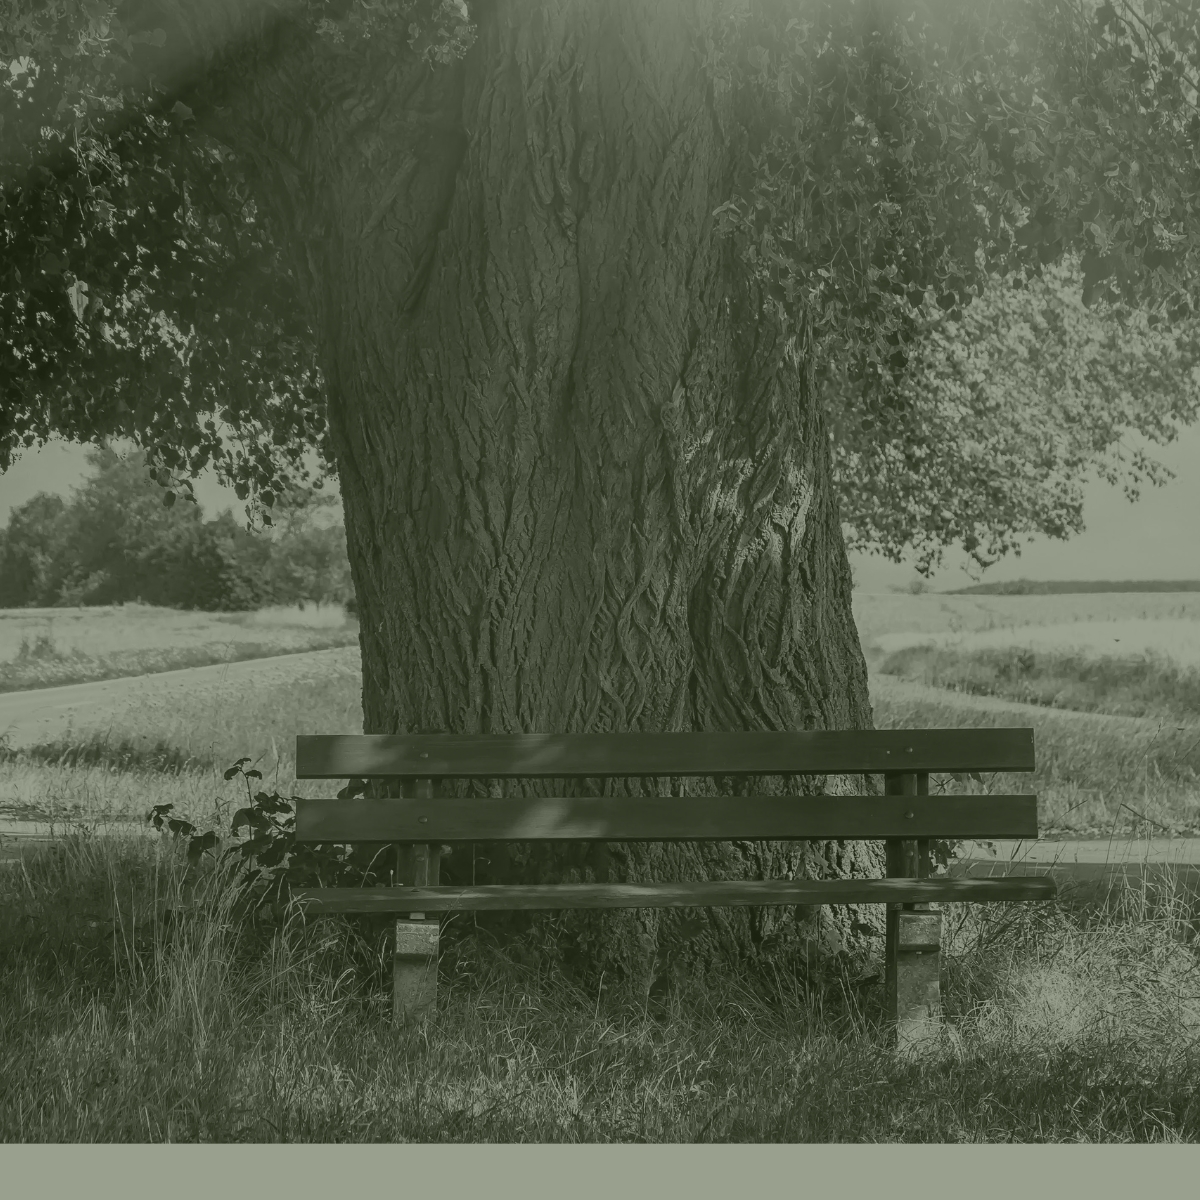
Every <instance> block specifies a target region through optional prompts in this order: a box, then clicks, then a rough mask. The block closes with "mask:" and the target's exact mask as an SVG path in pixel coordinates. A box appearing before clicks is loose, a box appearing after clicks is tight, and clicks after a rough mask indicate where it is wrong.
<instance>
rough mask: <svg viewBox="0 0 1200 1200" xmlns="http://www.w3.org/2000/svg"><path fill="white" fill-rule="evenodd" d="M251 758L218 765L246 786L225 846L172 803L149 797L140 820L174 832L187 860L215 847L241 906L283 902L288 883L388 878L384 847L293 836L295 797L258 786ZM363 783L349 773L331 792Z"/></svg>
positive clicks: (357, 788)
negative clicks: (152, 800)
mask: <svg viewBox="0 0 1200 1200" xmlns="http://www.w3.org/2000/svg"><path fill="white" fill-rule="evenodd" d="M250 761H251V760H250V759H249V757H243V758H239V759H238V760H237V762H235V763H234V764H233V765H232V766H230V767H228V768H227V769H226V770H225V772H224V778H225V780H226V781H227V782H228V781H230V780H232V779H236V778H240V779H241V780H242V781H243V783H244V784H245V786H246V804H245V805H244V806H243V807H241V808H239V809H238V810H237V811H236V812H235V813H234V814H233V819H232V821H231V823H230V831H229V835H230V836H229V839H228V844H226V845H225V846H224V848H222V845H221V843H222V838H221V836H220V834H219V833H218V832H217V831H216V830H215V829H207V830H205V831H203V832H201V831H200V830H199V829H198V828H197V827H196V826H195V825H194V824H192V823H191V822H190V821H186V820H184V819H182V818H179V817H172V816H171V815H170V814H171V812H172V811H173V808H174V806H173V805H171V804H159V805H156V806H155V807H154V808H153V809H151V811H150V813H149V815H148V817H147V820H148V821H149V822H150V824H151V825H153V827H154V828H155V829H157V830H159V831H160V832H161V831H166V832H169V833H170V834H171V835H173V836H174V837H176V838H178V839H180V840H181V841H182V842H183V844H184V845H185V846H186V851H187V857H188V861H189V862H191V863H193V864H194V863H197V862H199V860H200V858H201V857H202V856H203V855H205V854H218V855H219V856H220V857H221V858H222V860H223V861H224V862H225V863H226V864H227V865H228V866H229V867H230V869H231V870H232V872H233V875H234V880H235V887H236V889H237V894H238V899H239V902H240V904H241V905H242V906H243V907H244V909H246V910H247V911H251V912H254V911H258V910H260V909H263V908H265V907H272V908H276V909H277V908H278V907H279V906H282V905H286V904H287V902H288V901H289V900H290V898H291V894H292V891H293V890H294V889H300V888H309V887H372V886H383V885H386V884H388V883H390V882H391V881H390V878H389V869H388V866H387V861H390V858H388V856H387V851H388V849H390V848H389V847H384V848H382V849H380V848H379V847H371V846H347V845H333V844H330V845H326V844H323V843H321V844H314V843H310V842H297V841H296V818H295V807H294V806H295V802H296V799H297V797H295V796H282V795H280V794H279V793H278V792H275V791H272V792H267V791H265V790H263V789H262V788H261V787H260V786H258V785H260V784H261V781H262V772H261V771H259V770H256V769H255V768H253V767H250V768H247V766H246V764H247V763H249V762H250ZM364 789H365V785H364V784H363V782H362V781H353V780H352V781H351V784H350V785H349V786H348V787H346V788H343V789H342V790H341V791H340V792H338V798H339V799H346V798H349V797H351V796H353V795H359V794H361V793H362V792H363V790H364ZM385 859H386V860H387V861H385Z"/></svg>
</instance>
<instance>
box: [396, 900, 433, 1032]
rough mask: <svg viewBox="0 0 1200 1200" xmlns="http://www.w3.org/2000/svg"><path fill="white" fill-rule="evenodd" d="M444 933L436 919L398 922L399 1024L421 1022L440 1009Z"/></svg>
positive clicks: (397, 1012)
mask: <svg viewBox="0 0 1200 1200" xmlns="http://www.w3.org/2000/svg"><path fill="white" fill-rule="evenodd" d="M440 931H441V922H440V921H439V920H438V919H437V918H436V917H434V918H431V919H415V920H414V919H412V918H409V919H406V920H398V921H397V922H396V949H395V957H394V958H393V960H392V1014H393V1016H394V1018H395V1020H396V1022H397V1023H401V1022H404V1021H411V1020H414V1019H420V1018H421V1017H423V1016H426V1015H428V1014H430V1013H432V1012H433V1011H434V1009H435V1008H436V1007H437V964H438V939H439V936H440Z"/></svg>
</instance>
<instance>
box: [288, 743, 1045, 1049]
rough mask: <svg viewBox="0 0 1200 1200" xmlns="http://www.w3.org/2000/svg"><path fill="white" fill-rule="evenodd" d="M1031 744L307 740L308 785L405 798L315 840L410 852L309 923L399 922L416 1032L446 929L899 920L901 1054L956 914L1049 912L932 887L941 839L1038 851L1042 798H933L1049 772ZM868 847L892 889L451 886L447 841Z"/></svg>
mask: <svg viewBox="0 0 1200 1200" xmlns="http://www.w3.org/2000/svg"><path fill="white" fill-rule="evenodd" d="M1033 765H1034V758H1033V731H1032V730H1031V729H935V730H853V731H836V732H794V733H792V732H788V733H620V734H608V733H604V734H516V735H502V734H498V735H474V734H466V735H459V734H422V735H416V734H413V735H401V736H388V735H380V734H374V735H362V736H335V737H299V738H297V739H296V775H297V777H298V778H301V779H331V778H353V779H361V780H368V779H387V780H391V781H394V784H393V786H392V787H391V788H389V790H393V791H399V792H400V794H401V798H397V799H346V800H342V799H338V800H316V799H311V800H310V799H302V800H299V801H298V802H297V805H296V837H297V840H299V841H302V842H323V843H327V844H352V843H363V842H375V843H394V844H395V845H396V848H397V856H396V871H395V876H394V878H395V880H396V881H397V883H396V886H393V887H380V888H312V889H307V890H305V891H302V892H298V893H297V899H299V900H300V901H301V902H302V903H303V904H304V905H305V907H306V911H308V912H310V913H317V914H327V913H385V914H394V915H395V916H396V917H397V922H396V936H395V967H394V976H393V986H394V997H393V1000H394V1008H395V1013H396V1016H397V1017H398V1018H401V1017H403V1016H405V1015H406V1014H407V1015H414V1014H417V1013H420V1012H421V1011H423V1010H425V1009H427V1008H428V1007H429V1006H430V1005H432V1004H433V1003H434V1002H435V998H436V986H437V983H436V979H437V974H436V971H437V952H438V936H439V924H438V917H437V915H436V914H441V913H449V912H457V911H460V910H483V909H567V908H597V909H598V908H637V907H648V908H650V907H653V908H660V907H705V906H719V905H812V904H876V903H880V904H887V906H888V912H887V937H886V960H885V961H886V973H885V979H886V985H885V986H886V989H887V1008H888V1013H889V1016H890V1018H891V1019H892V1020H893V1021H894V1022H895V1024H896V1029H897V1036H898V1039H899V1041H900V1042H901V1043H911V1042H914V1041H918V1040H920V1039H921V1038H924V1037H926V1036H928V1035H929V1034H930V1033H931V1032H932V1031H933V1030H935V1029H936V1026H937V1022H938V1020H939V1016H938V1010H939V992H938V973H939V947H940V943H941V914H940V912H938V911H936V910H935V909H933V908H931V907H930V905H931V904H936V903H938V902H945V901H963V900H971V901H988V902H993V901H1017V900H1049V899H1052V898H1053V897H1054V895H1055V884H1054V882H1053V880H1051V879H1048V878H1030V877H1023V878H1007V879H994V878H993V879H952V878H946V877H944V876H943V877H937V878H932V877H930V855H929V840H930V839H931V838H939V839H940V838H946V839H959V838H964V839H965V838H984V839H987V838H1036V837H1037V797H1036V796H1029V795H1023V796H991V795H983V796H941V795H938V796H930V795H929V794H928V793H929V776H930V774H931V773H959V772H982V771H1031V770H1032V769H1033ZM853 774H857V775H882V776H883V779H884V794H883V795H862V796H819V797H812V796H800V795H795V796H778V795H773V796H772V795H742V796H688V797H681V798H670V797H659V796H645V797H630V796H580V797H551V798H546V797H531V798H506V799H461V798H453V797H449V796H441V797H439V796H438V795H437V794H436V790H435V789H436V784H437V782H438V781H440V780H446V779H463V778H467V779H469V778H487V779H497V778H504V779H515V778H525V779H533V778H568V777H570V778H576V779H590V780H603V779H611V778H619V777H637V778H653V777H658V778H661V777H680V776H705V777H709V776H724V777H729V776H762V775H771V776H780V775H853ZM560 839H561V840H583V841H612V842H628V841H690V840H714V841H730V840H755V841H757V840H764V841H767V840H770V841H775V840H778V841H798V840H802V839H822V840H825V839H837V840H849V839H868V840H872V841H878V840H882V841H884V842H885V843H886V873H887V874H886V878H883V879H826V880H811V879H763V880H727V881H719V880H718V881H709V882H696V883H641V884H631V883H564V884H553V885H543V884H537V885H535V884H522V885H502V884H486V885H480V886H455V887H447V886H439V885H438V857H439V853H440V850H439V847H440V846H441V845H442V844H443V843H447V844H450V845H453V844H455V843H470V842H504V841H510V842H532V841H554V840H560Z"/></svg>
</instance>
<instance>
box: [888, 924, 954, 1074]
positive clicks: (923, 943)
mask: <svg viewBox="0 0 1200 1200" xmlns="http://www.w3.org/2000/svg"><path fill="white" fill-rule="evenodd" d="M941 942H942V914H941V913H940V912H934V911H929V910H923V911H912V910H908V909H901V908H899V907H897V908H894V909H893V908H891V907H890V906H889V908H888V925H887V998H888V1017H889V1018H890V1020H891V1021H892V1022H893V1023H894V1025H895V1030H896V1049H897V1050H900V1051H904V1052H908V1051H914V1050H920V1049H922V1048H923V1047H926V1046H928V1045H929V1044H930V1043H931V1042H933V1041H936V1039H937V1037H938V1034H939V1031H940V1029H941V989H940V984H939V976H940V972H941V954H940V950H941Z"/></svg>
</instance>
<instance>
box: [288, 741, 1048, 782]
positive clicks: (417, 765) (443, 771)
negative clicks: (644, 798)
mask: <svg viewBox="0 0 1200 1200" xmlns="http://www.w3.org/2000/svg"><path fill="white" fill-rule="evenodd" d="M1033 769H1034V757H1033V730H1032V729H912V730H909V729H843V730H820V731H801V730H797V731H786V732H750V733H555V734H543V733H526V734H400V735H393V734H339V735H323V736H301V737H298V738H297V739H296V777H297V778H298V779H343V778H372V777H396V778H405V779H414V778H426V779H449V778H468V777H472V776H474V777H481V778H518V777H531V778H545V777H561V778H567V777H571V778H603V777H607V776H622V775H624V776H631V777H642V778H646V777H655V776H672V775H674V776H680V775H823V774H833V775H840V774H865V775H876V774H882V773H884V772H893V771H905V772H910V771H933V772H949V771H1032V770H1033Z"/></svg>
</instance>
